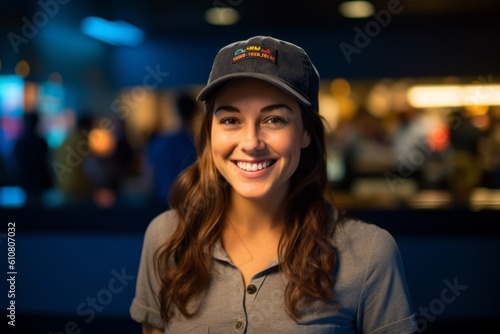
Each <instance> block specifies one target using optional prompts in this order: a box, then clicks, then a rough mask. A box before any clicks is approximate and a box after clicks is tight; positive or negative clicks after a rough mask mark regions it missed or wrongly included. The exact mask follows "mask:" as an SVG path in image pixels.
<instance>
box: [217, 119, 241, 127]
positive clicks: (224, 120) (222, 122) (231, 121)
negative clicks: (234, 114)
mask: <svg viewBox="0 0 500 334" xmlns="http://www.w3.org/2000/svg"><path fill="white" fill-rule="evenodd" d="M237 123H238V121H237V120H236V119H235V118H223V119H221V120H220V124H226V125H233V124H237Z"/></svg>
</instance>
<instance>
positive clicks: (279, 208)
mask: <svg viewBox="0 0 500 334" xmlns="http://www.w3.org/2000/svg"><path fill="white" fill-rule="evenodd" d="M283 214H284V212H283V201H276V200H273V201H270V200H266V199H257V200H254V199H248V198H244V197H241V196H239V195H237V194H232V195H231V199H230V206H229V209H228V210H227V212H226V218H227V219H228V220H230V221H231V223H232V225H233V226H234V227H235V228H237V229H238V230H239V231H240V233H244V234H254V233H258V232H265V231H271V230H274V229H276V228H279V229H281V228H282V227H283V224H284V218H283Z"/></svg>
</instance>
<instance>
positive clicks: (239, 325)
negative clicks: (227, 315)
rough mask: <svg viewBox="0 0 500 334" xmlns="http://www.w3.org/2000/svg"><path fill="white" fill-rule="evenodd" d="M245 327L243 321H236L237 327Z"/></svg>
mask: <svg viewBox="0 0 500 334" xmlns="http://www.w3.org/2000/svg"><path fill="white" fill-rule="evenodd" d="M242 328H243V321H238V322H237V323H236V329H242Z"/></svg>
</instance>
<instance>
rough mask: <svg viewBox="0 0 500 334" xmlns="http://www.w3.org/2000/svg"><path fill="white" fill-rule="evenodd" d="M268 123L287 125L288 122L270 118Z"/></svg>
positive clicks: (278, 118) (279, 118)
mask: <svg viewBox="0 0 500 334" xmlns="http://www.w3.org/2000/svg"><path fill="white" fill-rule="evenodd" d="M266 123H270V124H286V123H287V122H286V121H285V120H284V119H283V118H281V117H269V118H268V119H267V120H266Z"/></svg>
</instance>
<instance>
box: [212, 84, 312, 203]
mask: <svg viewBox="0 0 500 334" xmlns="http://www.w3.org/2000/svg"><path fill="white" fill-rule="evenodd" d="M310 141H311V140H310V136H309V134H308V133H307V131H305V130H304V128H303V124H302V117H301V110H300V107H299V104H298V103H297V102H296V101H295V100H294V99H293V98H292V97H290V96H289V95H288V94H286V93H285V92H283V91H282V90H281V89H279V88H277V87H275V86H273V85H271V84H269V83H266V82H264V81H261V80H256V79H250V78H248V79H234V80H231V81H230V82H228V83H227V84H226V85H225V86H224V87H223V88H221V89H220V91H219V92H218V94H217V95H216V97H215V101H214V111H213V118H212V130H211V142H212V156H213V159H214V163H215V166H216V168H217V170H218V171H219V172H220V173H221V175H222V176H223V177H224V178H225V179H226V180H227V182H228V183H229V184H230V185H231V187H232V196H241V197H243V198H247V199H266V200H271V201H281V200H283V199H284V198H285V196H286V193H287V191H288V185H289V182H290V177H291V176H292V174H293V173H294V172H295V170H296V169H297V166H298V164H299V161H300V152H301V149H302V148H305V147H307V146H308V145H309V143H310Z"/></svg>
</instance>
